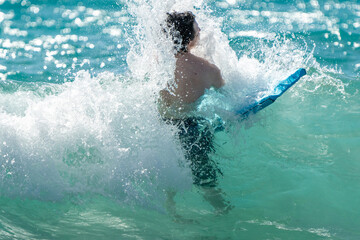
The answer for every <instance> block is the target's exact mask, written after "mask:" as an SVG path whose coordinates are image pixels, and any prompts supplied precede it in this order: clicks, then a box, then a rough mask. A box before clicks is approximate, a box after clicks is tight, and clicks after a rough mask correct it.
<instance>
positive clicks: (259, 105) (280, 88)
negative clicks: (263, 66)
mask: <svg viewBox="0 0 360 240" xmlns="http://www.w3.org/2000/svg"><path fill="white" fill-rule="evenodd" d="M304 75H306V70H305V69H303V68H300V69H299V70H297V71H296V72H295V73H294V74H292V75H291V76H289V77H288V78H286V79H285V80H282V81H280V82H279V83H278V84H277V85H276V87H275V88H274V90H273V91H271V92H269V94H267V95H266V96H264V97H262V98H261V99H260V100H257V101H255V102H254V103H252V104H250V105H248V106H246V107H243V108H241V109H237V110H235V113H236V115H241V116H243V117H247V116H248V115H250V114H255V113H257V112H258V111H260V110H261V109H264V108H265V107H267V106H269V105H270V104H272V103H273V102H275V100H276V99H277V98H278V97H280V96H281V95H282V94H283V93H284V92H286V90H288V89H289V88H290V87H291V86H293V85H294V84H295V83H296V82H297V81H298V80H299V79H300V78H301V77H302V76H304Z"/></svg>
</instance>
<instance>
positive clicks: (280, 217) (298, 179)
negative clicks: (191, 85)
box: [0, 0, 360, 239]
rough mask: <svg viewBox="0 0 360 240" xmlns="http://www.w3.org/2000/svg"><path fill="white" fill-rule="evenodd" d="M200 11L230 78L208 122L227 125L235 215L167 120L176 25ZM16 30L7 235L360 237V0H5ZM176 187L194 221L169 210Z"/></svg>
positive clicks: (2, 181)
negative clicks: (217, 198) (162, 106)
mask: <svg viewBox="0 0 360 240" xmlns="http://www.w3.org/2000/svg"><path fill="white" fill-rule="evenodd" d="M187 10H191V11H192V12H193V13H194V14H195V15H196V19H197V21H198V23H199V26H200V28H201V39H200V42H199V45H198V46H197V47H196V48H195V49H194V54H196V55H198V56H200V57H203V58H205V59H207V60H208V61H209V62H211V63H213V64H215V65H217V66H218V67H219V68H220V69H221V72H222V75H223V78H224V79H225V80H226V85H225V86H224V87H223V89H222V90H221V91H215V90H213V89H210V90H209V91H207V92H206V94H205V95H204V97H203V99H202V101H201V103H200V104H199V105H198V108H197V111H196V114H197V115H199V116H201V117H205V118H207V119H209V120H212V121H214V122H215V121H216V120H217V119H219V118H221V119H222V120H223V121H224V122H225V123H226V125H225V129H224V131H221V132H216V133H214V136H215V148H216V152H215V153H214V154H212V155H211V158H212V159H213V160H214V161H216V162H217V164H218V166H219V168H220V169H221V171H222V172H223V176H222V177H221V178H220V179H219V187H220V188H221V189H222V191H223V192H224V193H225V198H226V199H227V200H228V201H229V202H230V203H231V205H232V206H234V208H233V209H232V210H231V211H230V213H228V214H227V215H221V216H219V215H217V214H216V213H214V211H213V209H212V207H211V205H210V204H209V203H208V202H206V201H204V200H203V199H202V194H201V190H200V189H198V188H196V187H195V186H193V184H192V176H191V171H190V167H189V166H188V165H189V163H188V162H187V161H186V160H185V158H184V153H183V150H182V148H181V145H180V143H179V140H178V138H177V131H178V129H177V128H176V127H175V126H172V125H169V124H165V123H164V122H163V121H162V119H161V117H160V116H159V113H158V109H157V99H158V96H159V95H158V93H159V91H160V90H161V89H163V88H164V87H166V84H167V83H168V82H171V81H173V78H174V68H175V65H174V64H175V58H174V55H173V53H172V51H171V49H172V45H171V42H169V40H168V39H166V37H165V36H164V34H163V32H162V28H161V23H162V22H163V21H164V19H165V18H166V12H170V11H187ZM0 29H1V31H0V239H72V238H77V237H80V238H85V237H86V238H89V239H101V238H102V239H113V238H121V239H134V238H136V239H154V238H155V239H157V238H160V239H162V238H164V239H199V238H204V239H207V238H214V239H239V238H244V239H264V238H269V239H334V238H335V239H358V238H359V235H360V232H359V230H358V225H357V223H358V222H359V219H360V215H359V213H360V209H359V201H358V199H360V191H359V190H358V186H359V181H360V178H359V174H358V173H359V170H360V163H359V161H358V156H359V154H360V150H359V146H358V143H359V140H360V132H359V129H360V125H359V123H360V121H359V113H360V107H359V103H358V99H359V89H360V78H359V74H360V59H359V57H358V56H359V55H360V41H359V39H360V5H359V3H357V1H340V0H332V1H322V0H311V1H302V0H299V1H293V2H283V1H265V2H264V1H256V0H251V1H242V0H226V1H206V0H202V1H196V2H194V1H191V0H185V1H180V0H179V1H178V0H165V1H160V0H132V1H112V0H109V1H88V0H85V1H81V2H78V1H70V0H62V1H52V0H46V1H35V0H33V1H27V0H21V1H20V0H11V1H10V0H0ZM300 67H303V68H306V69H307V72H308V75H307V76H305V77H303V78H302V79H301V80H300V81H299V82H298V83H297V84H296V85H295V86H294V87H293V88H292V89H290V90H289V91H288V92H287V93H286V94H284V95H283V96H282V97H281V98H279V99H278V100H277V102H276V103H275V104H273V105H271V107H268V108H266V109H265V110H263V111H261V112H259V113H258V114H256V115H255V116H251V117H249V118H248V119H246V120H240V119H239V118H238V117H236V116H234V114H233V111H232V110H233V109H234V108H241V107H242V106H246V105H247V104H249V102H251V101H253V100H254V99H257V98H259V97H261V96H263V95H264V94H266V92H268V91H271V90H272V89H273V87H274V86H275V85H276V84H277V83H278V82H279V81H281V80H283V79H285V78H286V77H287V76H289V75H290V74H291V73H293V72H294V71H295V70H297V69H298V68H300ZM214 131H215V130H214ZM170 190H171V191H175V192H177V195H176V197H175V202H176V207H177V211H178V213H179V214H180V215H181V216H183V217H184V218H186V219H191V223H185V224H184V223H178V222H177V221H173V219H172V217H171V216H170V215H169V214H168V212H167V211H166V210H165V209H166V208H165V205H166V192H168V191H170ZM194 222H196V224H195V223H194Z"/></svg>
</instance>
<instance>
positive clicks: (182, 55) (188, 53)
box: [175, 51, 191, 58]
mask: <svg viewBox="0 0 360 240" xmlns="http://www.w3.org/2000/svg"><path fill="white" fill-rule="evenodd" d="M189 55H191V53H190V52H189V51H187V52H179V53H177V54H176V55H175V58H182V57H186V56H189Z"/></svg>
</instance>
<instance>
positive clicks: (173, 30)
mask: <svg viewBox="0 0 360 240" xmlns="http://www.w3.org/2000/svg"><path fill="white" fill-rule="evenodd" d="M167 15H168V17H167V19H166V26H165V28H164V31H165V33H167V35H168V36H170V37H171V38H172V40H173V42H174V45H175V49H176V50H177V53H182V52H187V51H188V50H189V49H190V48H191V47H193V46H194V45H195V44H196V42H197V40H198V37H199V32H200V28H199V26H198V25H197V22H196V21H195V15H194V14H193V13H192V12H182V13H178V12H173V13H167Z"/></svg>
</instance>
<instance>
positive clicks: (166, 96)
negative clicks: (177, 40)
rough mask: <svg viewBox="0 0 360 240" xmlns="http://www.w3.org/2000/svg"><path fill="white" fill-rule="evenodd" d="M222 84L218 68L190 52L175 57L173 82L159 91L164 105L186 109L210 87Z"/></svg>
mask: <svg viewBox="0 0 360 240" xmlns="http://www.w3.org/2000/svg"><path fill="white" fill-rule="evenodd" d="M223 85H224V80H223V79H222V77H221V73H220V70H219V69H218V68H217V67H216V66H215V65H213V64H211V63H209V62H208V61H206V60H205V59H203V58H200V57H197V56H195V55H193V54H191V53H184V54H181V55H179V56H178V57H177V60H176V69H175V84H174V85H173V86H170V85H169V84H168V88H167V89H163V90H162V91H160V96H161V100H162V101H163V103H165V105H166V107H171V106H177V107H178V108H180V109H179V110H181V109H184V110H185V109H186V105H189V104H191V103H194V102H195V101H196V100H198V99H199V98H200V97H201V96H202V95H203V94H204V93H205V90H206V89H209V88H210V87H215V88H220V87H221V86H223Z"/></svg>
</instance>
